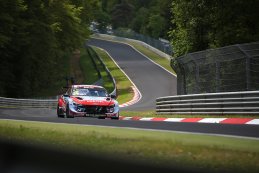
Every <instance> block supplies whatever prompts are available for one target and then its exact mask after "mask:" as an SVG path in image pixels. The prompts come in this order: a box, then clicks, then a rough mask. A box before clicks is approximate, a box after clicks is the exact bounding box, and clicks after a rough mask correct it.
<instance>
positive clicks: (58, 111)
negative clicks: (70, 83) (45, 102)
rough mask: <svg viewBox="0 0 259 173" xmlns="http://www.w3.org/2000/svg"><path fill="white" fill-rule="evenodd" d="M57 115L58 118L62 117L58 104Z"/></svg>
mask: <svg viewBox="0 0 259 173" xmlns="http://www.w3.org/2000/svg"><path fill="white" fill-rule="evenodd" d="M57 116H58V118H64V117H65V116H64V114H62V113H61V110H60V109H59V106H57Z"/></svg>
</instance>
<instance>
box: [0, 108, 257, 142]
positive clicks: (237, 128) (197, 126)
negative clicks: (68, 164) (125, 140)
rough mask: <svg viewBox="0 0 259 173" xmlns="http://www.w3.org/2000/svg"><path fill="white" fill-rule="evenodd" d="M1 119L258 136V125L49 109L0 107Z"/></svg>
mask: <svg viewBox="0 0 259 173" xmlns="http://www.w3.org/2000/svg"><path fill="white" fill-rule="evenodd" d="M0 118H1V119H5V118H6V119H18V120H31V121H43V122H57V123H69V124H81V125H83V124H85V125H98V126H112V127H129V128H141V129H154V130H167V131H181V132H193V133H205V134H221V135H234V136H246V137H255V138H259V133H258V131H259V126H258V125H230V124H206V123H183V122H181V123H178V122H176V123H175V122H145V121H127V120H118V121H117V120H110V119H105V120H101V119H97V118H85V117H76V118H66V119H64V118H57V116H56V111H55V110H51V109H41V110H39V109H24V110H22V109H0Z"/></svg>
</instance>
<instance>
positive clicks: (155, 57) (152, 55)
mask: <svg viewBox="0 0 259 173" xmlns="http://www.w3.org/2000/svg"><path fill="white" fill-rule="evenodd" d="M127 43H129V44H130V45H132V46H133V47H134V48H135V49H137V50H138V51H140V52H141V53H143V54H144V55H146V56H147V57H149V58H150V59H152V60H153V61H154V62H156V63H158V64H159V65H161V66H162V67H164V68H165V69H167V70H168V71H170V72H172V73H173V74H176V73H175V71H174V70H173V69H172V67H171V66H170V61H169V60H168V59H166V58H164V57H161V56H159V55H157V54H156V53H154V52H152V51H150V50H148V49H147V48H145V47H143V46H142V45H140V44H138V43H135V42H130V41H128V42H127Z"/></svg>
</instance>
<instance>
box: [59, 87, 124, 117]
mask: <svg viewBox="0 0 259 173" xmlns="http://www.w3.org/2000/svg"><path fill="white" fill-rule="evenodd" d="M57 115H58V117H64V118H65V117H67V118H74V117H75V116H91V117H98V118H100V119H104V118H111V119H117V120H118V119H119V104H118V102H117V101H116V100H115V96H114V95H109V94H108V93H107V91H106V90H105V89H104V88H103V87H101V86H97V85H72V86H71V87H69V88H68V90H67V92H66V93H65V94H63V95H61V96H59V98H58V106H57Z"/></svg>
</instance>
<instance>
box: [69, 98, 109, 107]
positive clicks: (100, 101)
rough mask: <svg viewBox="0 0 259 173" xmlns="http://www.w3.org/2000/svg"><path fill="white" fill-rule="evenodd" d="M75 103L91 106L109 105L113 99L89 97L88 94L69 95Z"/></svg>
mask: <svg viewBox="0 0 259 173" xmlns="http://www.w3.org/2000/svg"><path fill="white" fill-rule="evenodd" d="M70 98H71V99H72V100H73V101H74V102H75V103H77V104H81V105H91V106H96V105H98V106H111V105H113V104H114V101H113V100H112V99H111V98H110V97H89V96H76V97H75V96H73V97H70Z"/></svg>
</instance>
